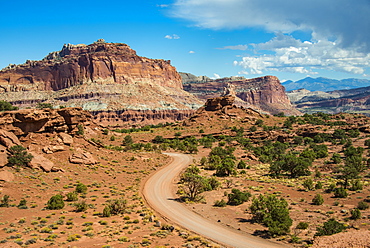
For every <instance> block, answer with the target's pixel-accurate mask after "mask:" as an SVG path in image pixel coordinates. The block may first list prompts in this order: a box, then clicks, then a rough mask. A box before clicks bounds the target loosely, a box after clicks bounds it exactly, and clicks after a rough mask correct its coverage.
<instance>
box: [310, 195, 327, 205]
mask: <svg viewBox="0 0 370 248" xmlns="http://www.w3.org/2000/svg"><path fill="white" fill-rule="evenodd" d="M323 203H324V198H323V197H322V195H320V194H316V195H315V197H314V198H313V199H312V204H313V205H322V204H323Z"/></svg>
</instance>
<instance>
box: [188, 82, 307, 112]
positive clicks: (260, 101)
mask: <svg viewBox="0 0 370 248" xmlns="http://www.w3.org/2000/svg"><path fill="white" fill-rule="evenodd" d="M227 84H232V85H233V86H234V88H235V92H236V97H237V99H236V102H235V104H237V105H241V106H244V107H250V108H254V109H257V110H262V111H263V112H268V113H271V114H277V113H280V112H284V113H285V114H287V115H299V114H300V112H299V111H297V110H296V109H295V108H294V107H293V106H292V104H291V103H290V100H289V98H288V97H287V95H286V93H285V88H284V86H282V85H281V83H280V81H279V79H278V78H277V77H274V76H265V77H259V78H253V79H245V78H241V77H237V78H235V77H232V78H222V79H217V80H214V81H212V82H205V83H202V82H200V83H197V82H192V83H187V84H184V90H186V91H188V92H190V93H192V94H194V95H196V96H198V97H199V98H200V99H207V98H214V97H216V96H218V95H220V93H221V92H222V90H223V89H224V88H225V87H226V86H227Z"/></svg>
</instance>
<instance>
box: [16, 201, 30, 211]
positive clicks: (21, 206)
mask: <svg viewBox="0 0 370 248" xmlns="http://www.w3.org/2000/svg"><path fill="white" fill-rule="evenodd" d="M17 207H18V208H19V209H27V208H28V207H27V200H26V199H21V200H20V201H19V204H18V206H17Z"/></svg>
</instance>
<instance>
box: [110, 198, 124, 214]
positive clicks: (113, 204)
mask: <svg viewBox="0 0 370 248" xmlns="http://www.w3.org/2000/svg"><path fill="white" fill-rule="evenodd" d="M126 204H127V201H126V200H125V199H123V198H119V199H115V200H111V201H109V205H108V206H109V208H110V212H111V214H112V215H118V214H123V213H124V212H125V210H126Z"/></svg>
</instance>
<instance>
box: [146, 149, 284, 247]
mask: <svg viewBox="0 0 370 248" xmlns="http://www.w3.org/2000/svg"><path fill="white" fill-rule="evenodd" d="M166 154H167V155H169V156H171V157H172V158H173V159H174V160H173V162H172V163H171V164H169V165H168V166H166V167H164V168H162V169H161V170H159V171H157V172H156V173H155V174H153V175H152V176H151V177H149V179H148V180H147V181H146V183H145V185H144V188H143V196H144V198H145V200H146V201H147V203H148V204H149V206H150V207H151V208H152V209H154V210H155V211H157V212H158V213H159V214H160V215H161V216H163V217H165V218H167V219H169V220H171V221H172V222H174V223H176V224H178V225H180V226H182V227H184V228H186V229H188V230H191V231H193V232H195V233H198V234H200V235H202V236H204V237H207V238H209V239H211V240H213V241H215V242H218V243H220V244H223V245H225V246H227V247H238V248H244V247H245V248H257V247H258V248H275V247H286V246H283V245H281V244H278V243H274V242H271V241H268V240H265V239H262V238H259V237H255V236H252V235H248V234H242V233H241V232H238V231H236V230H233V229H230V228H227V227H224V226H222V225H220V224H218V223H215V222H211V221H209V220H208V219H205V218H203V217H202V216H200V215H198V214H196V213H194V212H193V211H191V210H189V209H188V208H186V207H185V206H183V205H182V204H181V203H179V202H177V201H175V200H174V199H176V195H175V193H174V192H173V188H174V186H175V184H176V182H175V178H176V176H177V175H178V174H179V173H180V172H181V170H182V169H183V168H184V167H186V166H187V165H189V164H190V163H191V162H192V159H193V158H192V157H191V156H189V155H185V154H177V153H166Z"/></svg>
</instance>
